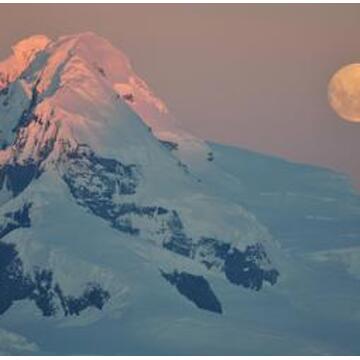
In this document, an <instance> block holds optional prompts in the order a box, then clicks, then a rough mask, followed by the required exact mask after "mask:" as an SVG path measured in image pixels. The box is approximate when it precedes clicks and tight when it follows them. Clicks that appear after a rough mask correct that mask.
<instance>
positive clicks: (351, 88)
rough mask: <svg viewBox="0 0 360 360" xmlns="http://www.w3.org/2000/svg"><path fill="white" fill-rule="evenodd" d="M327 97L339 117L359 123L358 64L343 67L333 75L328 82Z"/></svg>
mask: <svg viewBox="0 0 360 360" xmlns="http://www.w3.org/2000/svg"><path fill="white" fill-rule="evenodd" d="M328 97H329V103H330V105H331V107H332V108H333V109H334V110H335V112H336V113H337V114H338V115H339V116H340V117H342V118H343V119H345V120H347V121H351V122H360V64H350V65H347V66H344V67H342V68H341V69H340V70H338V71H337V72H336V73H335V74H334V76H333V77H332V78H331V80H330V82H329V87H328Z"/></svg>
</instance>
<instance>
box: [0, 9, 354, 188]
mask: <svg viewBox="0 0 360 360" xmlns="http://www.w3.org/2000/svg"><path fill="white" fill-rule="evenodd" d="M359 19H360V5H242V4H239V5H140V4H139V5H121V4H120V5H66V4H62V5H0V57H1V58H3V57H5V56H6V55H8V54H9V52H10V46H11V45H12V44H13V43H14V42H16V41H17V40H19V39H21V38H23V37H26V36H29V35H32V34H36V33H44V34H46V35H48V36H50V37H57V36H59V35H63V34H69V33H75V32H81V31H87V30H91V31H94V32H97V33H98V34H100V35H102V36H104V37H106V38H108V39H109V40H110V41H111V42H112V43H113V44H114V45H115V46H117V47H119V48H121V49H122V50H123V51H124V52H125V53H127V55H128V56H129V57H130V59H131V61H132V64H133V67H134V68H135V70H136V71H137V72H138V74H139V75H140V76H141V77H143V78H144V79H145V80H146V81H147V82H148V83H149V84H150V86H151V87H152V88H153V90H154V91H155V93H156V94H157V95H159V96H160V97H161V98H163V99H164V100H165V102H166V103H167V104H168V106H169V108H170V109H171V110H172V112H173V113H174V114H175V116H176V118H177V119H178V121H179V122H180V123H181V124H182V125H183V127H184V128H186V129H189V130H191V131H192V132H193V133H195V134H197V135H200V136H201V137H203V138H207V139H211V140H214V141H218V142H223V143H231V144H236V145H240V146H243V147H247V148H250V149H254V150H257V151H261V152H266V153H271V154H276V155H280V156H283V157H286V158H288V159H292V160H296V161H301V162H308V163H313V164H320V165H323V166H327V167H332V168H334V169H338V170H341V171H344V172H346V173H348V174H351V175H352V176H353V179H354V181H356V182H357V184H358V185H360V160H359V159H358V158H357V157H358V156H359V153H360V123H358V124H354V123H347V122H345V121H342V120H340V119H339V118H338V117H337V115H336V114H335V113H334V112H333V111H332V110H331V109H330V108H329V105H328V100H327V84H328V81H329V78H330V77H331V76H332V74H333V73H334V72H335V71H336V70H337V69H338V68H339V67H341V66H342V65H345V64H348V63H353V62H360V20H359Z"/></svg>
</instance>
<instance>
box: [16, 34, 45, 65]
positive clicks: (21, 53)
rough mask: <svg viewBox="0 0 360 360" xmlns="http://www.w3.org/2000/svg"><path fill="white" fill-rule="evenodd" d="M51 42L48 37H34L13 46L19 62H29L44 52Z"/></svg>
mask: <svg viewBox="0 0 360 360" xmlns="http://www.w3.org/2000/svg"><path fill="white" fill-rule="evenodd" d="M50 42H51V40H50V39H49V38H48V37H47V36H46V35H33V36H30V37H28V38H26V39H23V40H20V41H19V42H18V43H17V44H16V45H14V46H13V48H12V49H13V52H14V55H15V57H16V59H17V60H18V61H21V62H29V61H31V60H32V59H33V58H34V56H35V55H36V54H37V53H38V52H39V51H42V50H44V49H45V48H46V47H47V46H48V45H49V43H50Z"/></svg>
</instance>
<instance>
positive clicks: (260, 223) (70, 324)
mask: <svg viewBox="0 0 360 360" xmlns="http://www.w3.org/2000/svg"><path fill="white" fill-rule="evenodd" d="M0 74H2V75H1V77H0V88H1V87H4V86H6V87H7V86H9V92H8V93H7V94H2V95H0V130H1V140H2V142H1V144H2V145H3V146H4V149H3V150H0V165H1V167H0V168H1V170H2V171H4V170H3V169H4V168H5V167H6V166H11V165H14V164H15V165H18V166H25V165H26V164H29V163H32V164H36V165H37V166H38V167H39V169H40V170H41V175H40V176H38V177H35V178H33V179H31V182H30V184H29V185H28V186H27V187H26V188H25V189H24V190H23V191H22V192H21V193H20V194H18V195H17V196H15V197H14V196H13V194H12V193H11V191H9V188H8V186H7V182H8V181H10V180H9V177H6V176H5V180H4V183H3V186H2V188H1V190H0V199H1V207H0V215H1V216H0V218H2V225H6V224H7V223H6V221H8V220H6V219H7V218H6V214H7V213H9V212H13V211H16V210H17V209H19V208H21V207H22V206H24V204H27V203H31V204H32V206H31V209H30V218H31V227H22V228H18V229H16V230H14V231H12V232H10V233H8V234H7V235H6V236H4V237H3V238H2V239H1V241H2V242H6V243H13V244H15V245H16V249H17V251H18V253H19V257H20V258H21V260H22V262H23V266H24V269H25V271H27V272H31V271H32V269H34V267H40V268H43V269H51V270H52V271H53V274H54V279H55V280H56V281H57V282H58V283H59V284H61V287H62V290H63V291H64V293H65V294H71V295H73V296H77V295H79V294H81V292H82V290H83V287H84V285H85V284H86V283H88V282H93V281H94V282H97V283H99V284H101V286H102V287H104V289H106V290H108V291H109V292H110V294H111V297H110V301H109V303H107V304H106V305H105V307H104V308H103V309H102V310H101V311H100V310H99V311H97V310H95V309H87V310H86V311H84V312H83V313H81V315H80V316H79V317H74V318H64V317H63V316H61V315H56V316H55V317H53V318H51V319H44V318H42V317H41V314H40V311H39V310H38V309H36V310H35V307H34V305H33V304H32V303H30V302H26V301H24V302H16V303H15V304H14V305H13V306H12V307H11V308H10V309H9V311H7V312H6V313H5V314H3V315H1V316H0V327H4V329H5V328H6V329H7V330H6V331H11V334H12V333H14V334H17V335H16V336H20V338H19V339H20V340H21V341H20V343H21V344H25V345H24V346H23V345H22V346H23V347H22V348H20V352H26V351H29V352H34V353H36V354H48V353H50V354H51V353H53V354H84V353H87V354H113V355H114V354H137V355H139V354H147V355H151V354H155V355H159V354H163V355H166V354H173V355H174V354H176V355H180V354H184V355H189V354H191V355H196V354H202V355H204V354H211V355H216V354H220V355H224V354H231V355H238V354H244V355H245V354H257V355H259V354H276V355H279V354H287V355H288V354H296V355H299V354H307V355H308V354H315V355H319V354H329V353H331V354H345V353H346V354H358V353H359V346H358V342H357V341H356V340H357V339H356V334H357V333H359V332H360V311H359V305H358V296H359V287H358V279H357V276H358V270H359V269H358V266H357V263H358V260H359V259H358V243H359V240H360V227H359V224H360V222H359V215H360V197H359V196H358V195H357V194H356V193H355V191H354V190H353V189H352V188H351V187H350V185H349V181H348V180H347V179H346V178H345V177H344V176H343V175H341V174H337V173H334V172H332V171H329V170H326V169H320V168H316V167H312V166H307V165H303V164H294V163H290V162H287V161H285V160H281V159H277V158H272V157H267V156H264V155H261V154H256V153H251V152H249V151H246V150H242V149H237V148H233V147H229V146H224V145H218V144H212V143H207V142H206V141H204V140H203V139H199V138H197V137H195V136H193V135H191V134H188V133H187V132H185V131H184V130H182V129H181V127H180V126H179V125H178V124H177V122H176V120H175V119H174V117H173V116H172V115H171V113H170V111H169V109H168V108H167V107H166V105H165V104H164V102H163V101H162V100H161V99H159V98H158V97H157V96H156V95H155V94H154V93H153V92H152V90H151V89H150V87H149V86H148V85H147V84H146V83H145V82H144V81H143V80H141V79H140V78H139V77H138V75H136V74H135V72H134V70H133V69H132V67H131V64H130V61H129V60H128V59H127V57H126V56H125V55H124V54H123V53H122V52H121V51H119V50H117V49H115V48H113V47H112V45H111V44H110V43H109V42H108V41H107V40H105V39H103V38H101V37H99V36H97V35H96V34H93V33H82V34H77V35H70V36H64V37H61V38H59V39H57V40H55V41H50V40H49V39H48V38H47V37H45V36H35V37H33V38H30V39H28V40H25V41H22V42H20V43H19V44H17V45H16V46H15V48H14V55H12V56H11V57H10V58H9V59H8V60H5V61H4V62H3V63H1V65H0ZM1 79H2V80H1ZM8 82H11V84H8ZM34 94H35V95H36V101H33V98H34ZM130 95H131V96H130ZM5 99H8V105H6V106H5V105H4V106H3V105H1V104H2V102H3V101H5ZM32 103H34V104H33V106H31V104H32ZM27 110H31V111H30V113H31V115H32V117H30V118H28V117H25V121H24V123H23V124H20V125H21V126H20V127H19V128H16V126H18V125H19V119H20V118H21V117H22V115H23V114H24V111H27ZM149 127H150V128H151V131H150V129H149ZM14 128H16V131H13V129H14ZM159 140H163V141H169V142H172V143H175V144H177V145H178V147H177V148H176V147H174V148H173V149H169V148H166V146H164V144H163V143H161V142H160V141H159ZM84 144H86V145H87V146H88V147H90V149H91V150H92V151H93V152H94V154H95V155H96V156H97V157H98V159H100V158H101V159H102V160H101V161H103V162H104V161H105V163H106V161H109V160H110V162H111V161H114V160H116V161H117V162H120V163H121V164H123V165H124V166H131V165H133V166H135V167H136V174H137V175H136V180H137V182H138V183H137V186H136V189H135V193H134V194H121V192H120V190H119V188H120V184H118V185H117V186H116V190H115V191H114V193H112V194H111V197H110V200H109V201H111V203H112V204H114V209H116V206H119V205H121V204H123V203H125V204H128V203H134V204H136V206H138V207H139V209H141V208H142V207H158V208H159V207H162V208H164V209H166V210H167V211H168V212H169V213H171V211H173V210H174V211H176V213H177V216H178V217H179V218H180V219H181V222H182V226H183V229H182V231H184V233H185V235H186V238H187V239H190V240H191V242H192V244H193V245H194V246H196V245H198V244H199V242H200V239H201V238H203V237H205V238H211V239H217V240H219V241H221V242H223V243H226V244H229V246H230V245H231V246H233V247H234V248H235V249H238V250H245V249H246V247H247V246H249V245H253V244H261V245H262V246H263V247H264V249H265V250H266V253H267V256H268V262H266V264H263V266H264V269H267V268H272V267H275V268H276V269H277V270H278V271H279V272H280V277H279V281H278V283H277V284H275V285H274V286H269V285H265V286H264V287H263V288H262V289H261V291H259V292H255V291H251V290H249V289H245V288H243V287H241V286H234V285H233V284H230V283H229V282H227V281H226V278H225V276H224V273H223V272H221V271H220V270H221V269H220V270H219V269H218V268H209V269H208V268H207V267H206V266H204V264H202V262H201V260H202V258H201V257H200V256H199V254H197V255H196V256H195V257H194V258H191V257H187V256H183V255H181V254H178V253H176V252H171V251H168V250H166V249H165V248H164V247H163V241H164V237H166V236H167V237H169V236H171V232H170V230H169V228H166V226H168V225H167V221H168V217H166V216H164V217H161V216H158V215H155V216H149V215H144V216H143V215H142V214H141V212H140V214H139V213H136V212H133V213H131V212H130V213H129V214H127V216H126V217H125V216H124V217H123V218H121V220H124V219H125V220H128V221H130V222H131V224H132V226H134V227H135V228H138V229H140V235H139V236H133V235H130V234H127V233H125V232H121V231H118V230H117V229H116V228H115V227H114V226H113V224H111V223H110V222H109V221H108V219H107V218H106V217H104V216H103V217H101V216H98V215H94V212H91V208H89V207H86V206H85V205H84V202H83V203H82V204H81V201H80V200H81V199H80V200H79V199H76V198H75V196H74V194H73V193H72V192H71V189H70V188H69V186H68V185H67V184H66V182H65V181H64V174H67V172H68V171H69V166H70V165H69V160H68V158H67V157H66V156H67V155H66V154H67V152H70V153H71V151H75V150H77V149H78V147H79V145H84ZM44 149H46V150H49V149H50V150H49V154H46V156H45V155H44ZM209 153H211V154H212V156H213V159H212V161H209V160H208V157H209ZM94 164H95V165H94ZM94 164H90V165H89V164H88V167H86V166H83V167H81V166H82V165H81V164H80V165H78V166H79V168H78V170H79V171H78V172H77V176H79V178H78V179H76V180H77V184H78V185H79V187H80V186H81V185H84V184H88V182H89V179H93V181H92V182H91V181H90V183H91V185H87V186H88V188H87V190H88V192H90V193H92V192H93V193H96V194H98V195H99V194H100V195H102V194H103V193H102V186H103V187H104V188H105V189H108V188H110V186H106V185H108V184H109V183H110V184H111V182H112V181H113V179H114V178H115V179H116V176H117V173H116V171H115V172H114V171H113V172H111V171H108V172H106V171H105V170H106V167H105V170H104V169H103V168H101V166H100V165H99V164H97V163H96V161H95V162H94ZM111 164H112V163H111ZM92 166H93V167H94V169H95V170H93V171H94V173H91V172H90V173H84V171H89V170H88V169H92ZM99 168H101V169H102V171H103V173H100V175H101V176H100V175H99V174H97V173H96V169H97V170H98V171H100V170H99ZM110 168H111V166H110ZM82 171H83V173H82ZM134 172H135V170H134ZM104 173H105V174H104ZM96 175H98V176H96ZM81 176H83V178H81ZM104 184H105V185H104ZM100 195H99V196H100ZM105 195H106V194H105ZM105 195H103V196H104V198H105V200H106V199H107V198H106V196H105ZM99 201H100V202H101V201H104V199H101V198H100V200H99ZM125 220H124V221H125ZM111 225H112V226H111ZM164 229H165V230H164ZM349 234H351V236H349ZM207 260H212V261H214V262H215V261H219V259H218V258H214V259H207ZM334 264H335V265H334ZM338 264H343V265H341V266H338ZM344 264H345V268H344ZM219 266H220V267H221V263H220V265H219ZM173 270H178V271H179V272H181V271H186V272H188V273H191V274H194V275H198V276H203V277H204V278H205V279H206V280H207V281H208V283H209V284H210V285H211V288H212V289H213V291H214V293H215V294H216V296H217V297H218V298H219V301H220V302H221V304H222V308H223V310H224V313H223V314H222V315H221V316H220V315H218V314H213V313H210V312H204V311H202V310H199V309H198V308H196V307H195V306H194V304H193V303H191V302H189V301H188V300H187V299H186V298H185V297H183V296H181V295H180V294H179V293H178V292H177V291H176V289H175V288H174V287H172V286H171V285H169V284H168V283H167V282H166V281H165V280H164V279H163V278H162V276H161V272H160V271H168V272H170V271H173ZM355 275H356V276H355ZM338 294H341V296H338ZM354 314H355V315H354ZM345 324H346V325H345ZM1 331H2V330H0V351H2V350H3V345H2V344H3V343H2V342H1V339H7V338H8V333H2V332H1ZM25 338H26V340H25ZM14 343H16V341H15V342H14ZM35 343H36V344H38V347H37V346H36V345H34V344H35ZM65 343H66V346H65V345H64V344H65ZM29 344H30V345H29ZM259 344H260V345H261V346H259ZM14 349H15V347H14ZM6 351H9V352H13V353H16V351H15V350H14V351H13V349H8V350H7V349H6Z"/></svg>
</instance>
